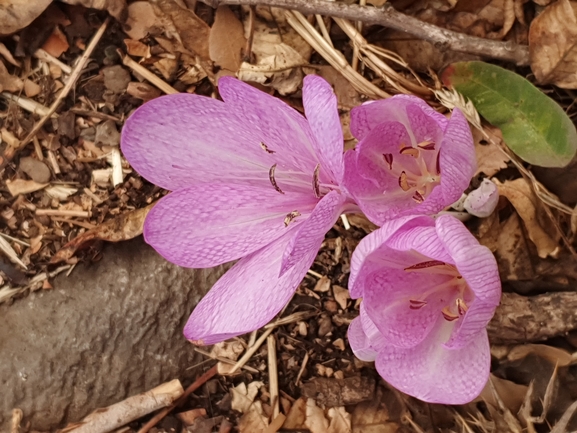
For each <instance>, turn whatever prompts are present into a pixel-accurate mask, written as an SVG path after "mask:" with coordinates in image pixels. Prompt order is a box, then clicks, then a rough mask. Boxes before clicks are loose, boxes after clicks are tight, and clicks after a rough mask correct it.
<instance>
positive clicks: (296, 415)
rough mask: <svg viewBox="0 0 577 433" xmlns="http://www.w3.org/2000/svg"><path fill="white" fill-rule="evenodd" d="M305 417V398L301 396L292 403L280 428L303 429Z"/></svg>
mask: <svg viewBox="0 0 577 433" xmlns="http://www.w3.org/2000/svg"><path fill="white" fill-rule="evenodd" d="M306 418H307V400H306V399H305V398H303V397H301V398H299V399H298V400H297V401H295V402H294V403H293V405H292V406H291V409H290V411H289V413H288V415H287V417H286V420H285V422H284V424H283V425H282V428H283V429H285V430H304V429H306V428H307V427H306V426H305V421H306Z"/></svg>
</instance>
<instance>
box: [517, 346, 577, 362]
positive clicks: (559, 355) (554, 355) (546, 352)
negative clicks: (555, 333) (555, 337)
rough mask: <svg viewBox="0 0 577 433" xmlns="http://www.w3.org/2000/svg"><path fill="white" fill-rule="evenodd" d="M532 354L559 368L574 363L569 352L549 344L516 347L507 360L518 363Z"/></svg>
mask: <svg viewBox="0 0 577 433" xmlns="http://www.w3.org/2000/svg"><path fill="white" fill-rule="evenodd" d="M530 354H534V355H537V356H539V357H541V358H543V359H546V360H547V361H549V362H550V363H551V365H558V366H559V367H566V366H568V365H569V364H571V362H572V361H573V358H572V356H571V354H570V353H569V352H567V351H566V350H563V349H560V348H558V347H554V346H549V345H548V344H524V345H522V346H515V347H514V348H513V349H511V350H510V351H509V353H508V354H507V360H509V361H517V360H519V359H523V358H525V357H526V356H528V355H530Z"/></svg>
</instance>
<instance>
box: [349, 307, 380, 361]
mask: <svg viewBox="0 0 577 433" xmlns="http://www.w3.org/2000/svg"><path fill="white" fill-rule="evenodd" d="M347 338H348V339H349V344H350V345H351V349H353V353H354V354H355V356H356V357H357V358H359V359H360V360H361V361H366V362H372V361H374V360H375V359H377V351H376V350H375V349H374V348H373V347H372V345H371V343H370V341H369V338H368V337H367V335H366V334H365V331H364V330H363V327H362V325H361V318H360V317H357V318H355V319H354V320H353V321H352V322H351V324H350V325H349V330H348V331H347Z"/></svg>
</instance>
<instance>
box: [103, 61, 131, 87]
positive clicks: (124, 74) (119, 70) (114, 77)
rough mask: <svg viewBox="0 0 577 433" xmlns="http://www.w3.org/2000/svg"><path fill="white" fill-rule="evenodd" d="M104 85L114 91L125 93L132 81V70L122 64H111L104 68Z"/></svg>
mask: <svg viewBox="0 0 577 433" xmlns="http://www.w3.org/2000/svg"><path fill="white" fill-rule="evenodd" d="M102 73H103V74H104V87H106V88H107V89H108V90H111V91H112V92H114V93H123V92H124V91H126V88H127V87H128V83H130V72H128V71H127V70H126V69H124V68H123V67H122V66H120V65H115V66H109V67H107V68H104V69H103V70H102Z"/></svg>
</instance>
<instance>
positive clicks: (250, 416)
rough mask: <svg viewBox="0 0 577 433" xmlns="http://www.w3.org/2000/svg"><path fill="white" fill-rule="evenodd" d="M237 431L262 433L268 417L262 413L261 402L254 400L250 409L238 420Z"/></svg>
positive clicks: (240, 432) (241, 432)
mask: <svg viewBox="0 0 577 433" xmlns="http://www.w3.org/2000/svg"><path fill="white" fill-rule="evenodd" d="M237 427H238V431H239V433H264V432H265V430H266V429H267V427H268V417H267V416H266V415H265V414H264V411H263V408H262V403H261V402H260V401H255V402H253V404H251V406H250V409H249V410H248V411H247V412H245V413H244V414H243V415H242V416H241V417H240V419H239V420H238V426H237Z"/></svg>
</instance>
